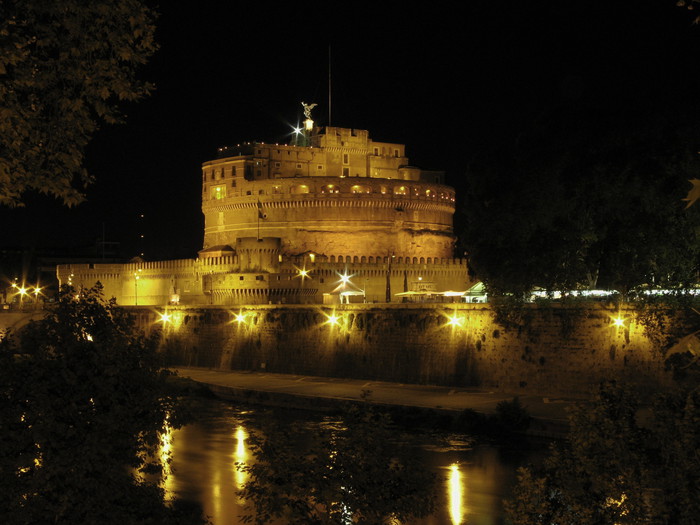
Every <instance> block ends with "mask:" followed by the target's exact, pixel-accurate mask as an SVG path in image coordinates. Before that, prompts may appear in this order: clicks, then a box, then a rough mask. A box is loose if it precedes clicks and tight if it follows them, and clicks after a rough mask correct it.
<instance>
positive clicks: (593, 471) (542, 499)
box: [506, 383, 700, 525]
mask: <svg viewBox="0 0 700 525" xmlns="http://www.w3.org/2000/svg"><path fill="white" fill-rule="evenodd" d="M699 404H700V392H698V391H697V390H694V391H690V392H676V393H672V394H670V393H665V394H659V395H658V396H656V398H655V399H654V402H653V404H652V407H651V411H650V414H649V415H648V417H642V415H643V414H642V413H640V412H639V408H640V405H639V402H638V400H637V397H635V396H634V395H632V394H631V393H630V392H627V391H625V390H624V389H622V388H620V387H619V386H617V385H615V384H613V383H610V384H606V385H603V386H602V387H601V389H600V391H599V392H598V395H597V397H596V399H595V401H594V402H593V403H592V404H591V405H581V406H579V407H578V408H577V409H576V410H575V411H574V412H573V414H572V416H571V432H570V435H569V439H568V441H567V442H566V443H565V444H563V445H559V446H553V448H552V453H551V456H550V457H549V458H548V459H547V461H546V463H545V465H544V467H543V468H542V469H539V470H538V469H534V468H523V469H520V471H519V476H518V485H517V487H516V490H515V494H514V496H513V498H512V499H511V500H510V501H508V502H506V510H507V513H508V515H509V518H510V520H512V522H513V523H514V524H517V525H530V524H532V525H534V524H547V525H549V524H553V523H576V524H580V525H594V524H595V525H609V524H610V523H618V524H620V525H624V524H636V523H655V524H672V523H673V524H679V525H690V524H693V523H697V516H698V513H699V512H700V454H698V450H700V405H699Z"/></svg>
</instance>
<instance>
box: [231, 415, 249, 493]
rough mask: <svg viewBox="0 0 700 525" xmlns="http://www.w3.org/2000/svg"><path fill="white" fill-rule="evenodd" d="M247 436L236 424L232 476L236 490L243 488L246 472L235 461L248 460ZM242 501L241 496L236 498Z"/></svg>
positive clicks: (242, 461) (243, 461) (246, 476)
mask: <svg viewBox="0 0 700 525" xmlns="http://www.w3.org/2000/svg"><path fill="white" fill-rule="evenodd" d="M247 438H248V434H247V433H246V431H245V429H244V428H243V426H242V425H238V427H237V428H236V448H235V450H234V452H233V460H234V465H233V476H234V480H235V482H236V488H237V489H238V490H243V486H244V485H245V482H246V479H247V478H248V474H247V473H246V472H244V471H243V470H241V469H239V468H237V467H236V463H242V464H245V463H246V461H248V450H247V448H246V444H245V440H246V439H247ZM238 500H239V501H242V499H241V498H238Z"/></svg>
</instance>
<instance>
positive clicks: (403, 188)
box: [394, 186, 407, 195]
mask: <svg viewBox="0 0 700 525" xmlns="http://www.w3.org/2000/svg"><path fill="white" fill-rule="evenodd" d="M406 193H407V190H406V186H397V187H395V188H394V195H406Z"/></svg>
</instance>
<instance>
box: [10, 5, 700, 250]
mask: <svg viewBox="0 0 700 525" xmlns="http://www.w3.org/2000/svg"><path fill="white" fill-rule="evenodd" d="M675 3H676V2H675V0H657V1H636V2H623V1H621V0H620V1H612V2H611V1H600V2H586V3H583V2H562V1H552V2H519V3H517V4H516V3H514V2H513V3H510V2H493V1H492V0H483V1H482V0H470V1H469V2H460V3H457V2H432V3H420V4H418V5H419V6H420V7H417V8H407V7H406V4H405V3H391V4H389V6H386V7H377V6H376V5H373V4H370V3H367V4H365V3H359V4H358V3H336V2H333V3H330V2H329V3H327V5H326V6H325V7H324V8H322V9H321V10H317V9H316V6H314V4H313V3H308V2H307V3H296V4H294V5H291V3H290V5H289V6H287V7H283V8H277V7H274V8H273V7H272V4H271V3H266V4H261V3H252V2H249V3H243V2H213V1H201V2H197V3H196V4H195V3H190V2H163V5H162V6H161V7H160V8H159V11H160V13H161V17H160V20H159V22H158V26H159V29H158V32H157V39H158V41H159V44H160V46H161V48H160V51H159V52H158V53H157V55H156V56H154V58H153V59H152V61H151V63H150V64H149V66H148V67H147V68H146V69H145V70H144V71H143V74H142V75H141V76H142V77H143V78H145V79H149V80H151V81H153V82H155V84H156V91H155V92H154V94H153V95H152V96H151V97H150V98H149V99H147V100H145V101H143V102H140V103H138V104H135V105H131V106H128V107H125V108H124V110H125V113H126V114H127V123H126V124H125V125H121V126H118V127H105V128H104V129H103V130H101V131H100V133H99V134H98V136H97V137H96V138H95V139H94V141H93V143H92V144H91V146H90V148H89V151H88V160H87V165H88V168H89V169H90V171H91V172H92V174H93V175H94V176H95V177H96V183H95V184H94V185H93V186H92V187H90V188H89V190H88V193H87V196H88V201H87V202H86V203H85V204H83V205H80V206H79V207H77V208H75V209H66V208H62V207H61V206H60V205H58V204H57V203H56V202H54V201H53V200H52V199H47V198H42V197H36V196H30V197H29V198H28V199H27V201H28V206H27V208H26V209H24V210H13V211H9V210H7V209H4V210H0V220H1V221H2V222H1V224H2V225H3V227H2V228H1V229H0V230H1V231H0V248H21V249H25V250H36V251H37V252H41V251H42V250H47V249H50V250H51V251H53V252H54V253H61V252H64V253H66V254H77V253H79V252H81V250H82V251H83V252H85V251H86V250H87V247H89V246H90V245H91V244H94V242H95V241H96V240H97V239H99V238H101V237H102V235H103V233H104V234H105V236H106V240H108V241H114V242H119V243H120V246H121V256H123V257H131V256H133V255H136V254H137V253H139V252H140V251H143V252H144V253H145V257H146V259H150V260H154V259H163V258H188V257H195V256H196V253H197V250H198V249H200V248H201V243H202V229H203V218H202V215H201V211H200V205H201V202H200V195H201V172H200V167H201V164H202V162H204V161H207V160H210V159H212V158H214V156H215V152H216V149H217V148H218V147H220V146H224V145H229V144H236V143H238V142H241V141H246V140H259V141H264V142H287V141H288V140H289V137H290V131H291V125H295V124H297V123H298V122H299V121H300V120H301V119H302V107H301V101H304V102H307V103H312V102H315V103H317V104H318V107H317V108H315V109H314V112H313V116H314V119H315V121H316V123H317V124H318V125H326V124H327V123H328V68H329V48H330V56H331V61H330V63H331V72H332V124H333V125H336V126H341V127H352V128H359V129H367V130H369V131H370V136H371V137H372V138H373V139H375V140H379V141H387V142H400V143H405V144H406V145H407V152H408V153H407V154H408V156H409V158H410V160H411V163H412V164H413V165H416V166H419V167H421V168H425V169H438V170H440V169H442V170H445V171H446V172H447V181H448V183H449V184H451V185H453V186H455V187H456V188H457V189H458V190H459V189H460V187H461V186H462V185H463V181H464V177H465V173H466V172H467V170H468V166H469V164H470V162H471V161H472V160H473V159H474V158H475V157H477V156H478V155H480V154H481V153H482V152H484V151H488V150H490V149H493V148H498V147H500V148H503V147H508V144H511V143H512V142H513V141H515V140H517V138H518V136H519V135H520V134H522V133H527V132H528V130H530V129H532V128H533V127H534V126H537V125H538V122H541V121H542V119H543V118H546V117H547V115H549V114H551V113H552V112H556V111H560V110H561V109H562V108H569V109H570V108H575V109H576V110H577V111H578V113H579V114H580V113H581V112H584V113H585V112H588V111H602V112H616V111H621V110H623V109H624V110H625V111H628V112H629V111H631V112H635V111H639V114H640V115H645V114H647V113H648V112H649V111H650V109H654V108H661V110H663V108H665V107H666V106H667V105H674V106H680V107H682V106H683V105H685V104H687V106H688V111H689V112H692V111H695V109H693V108H696V107H697V103H696V101H695V99H697V98H698V97H700V91H698V80H700V67H698V63H697V56H698V53H697V51H698V49H700V47H699V44H700V40H699V39H700V26H694V25H692V20H693V17H694V13H691V12H688V11H687V10H686V9H682V8H679V7H676V5H675ZM532 4H537V5H535V6H533V5H532ZM610 4H616V5H617V7H615V6H613V7H611V5H610ZM457 8H459V9H460V10H462V11H463V12H460V13H458V12H457ZM571 113H572V114H576V111H572V112H571ZM580 125H581V123H580V122H579V121H577V120H576V119H573V118H572V120H571V121H570V122H569V123H568V126H570V129H572V130H574V129H575V128H576V127H577V126H580ZM566 129H567V126H565V127H564V131H563V132H566ZM699 146H700V145H699ZM699 149H700V147H699ZM504 191H507V188H505V189H504ZM140 214H143V215H144V218H143V219H139V216H140ZM140 235H144V236H145V237H144V238H143V240H142V241H140V240H139V239H140Z"/></svg>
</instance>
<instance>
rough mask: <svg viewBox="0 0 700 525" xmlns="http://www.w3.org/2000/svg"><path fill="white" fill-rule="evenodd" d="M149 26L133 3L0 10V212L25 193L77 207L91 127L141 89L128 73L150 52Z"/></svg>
mask: <svg viewBox="0 0 700 525" xmlns="http://www.w3.org/2000/svg"><path fill="white" fill-rule="evenodd" d="M153 20H154V13H153V12H152V11H151V10H150V9H148V8H147V7H146V6H145V5H144V4H143V2H141V1H140V0H95V1H92V2H83V1H80V0H61V1H60V2H46V1H44V0H4V1H3V2H2V3H0V100H2V107H1V108H0V204H5V205H11V206H15V205H19V204H21V202H22V195H23V194H24V193H25V192H27V191H30V190H35V191H39V192H41V193H45V194H48V195H53V196H55V197H57V198H59V199H61V200H62V201H63V202H64V203H65V204H67V205H74V204H77V203H78V202H80V201H81V200H82V199H83V194H82V192H81V191H82V190H81V189H80V188H82V187H84V186H85V185H87V184H88V183H90V182H91V180H92V178H91V176H90V175H89V174H88V173H87V172H86V170H85V169H84V168H83V157H84V150H85V147H86V145H87V143H88V142H89V140H90V138H91V137H92V135H93V134H94V132H95V131H96V130H97V128H98V125H99V123H100V122H106V123H115V122H119V121H120V120H121V115H120V114H119V112H118V110H117V103H118V102H120V101H135V100H138V99H140V98H142V97H143V96H145V95H146V94H147V93H148V92H149V91H150V90H151V86H150V85H148V84H146V83H143V82H140V81H138V80H136V72H137V68H138V67H139V66H141V65H143V64H144V63H145V62H146V61H147V59H148V58H149V57H150V56H151V55H152V54H153V52H154V51H155V49H156V44H155V42H154V40H153V36H154V25H153ZM75 183H77V185H78V188H76V187H75V186H76V185H75Z"/></svg>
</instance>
